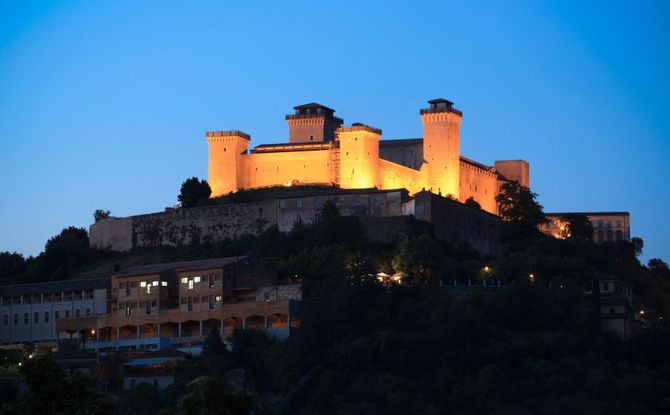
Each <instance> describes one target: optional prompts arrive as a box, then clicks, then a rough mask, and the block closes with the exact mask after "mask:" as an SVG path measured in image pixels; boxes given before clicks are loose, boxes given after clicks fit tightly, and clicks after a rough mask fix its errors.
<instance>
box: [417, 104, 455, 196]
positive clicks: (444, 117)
mask: <svg viewBox="0 0 670 415" xmlns="http://www.w3.org/2000/svg"><path fill="white" fill-rule="evenodd" d="M428 104H429V105H430V107H429V108H423V109H421V111H420V113H421V122H422V123H423V157H424V159H425V161H426V163H427V166H428V183H427V184H428V187H429V188H430V190H431V192H433V193H437V194H441V195H443V196H447V195H451V196H452V197H453V198H455V199H458V198H459V195H460V143H459V130H460V127H461V118H462V116H463V114H462V113H461V111H459V110H457V109H455V108H454V107H453V105H454V103H453V102H451V101H448V100H446V99H442V98H439V99H434V100H431V101H428Z"/></svg>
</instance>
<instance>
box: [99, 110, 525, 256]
mask: <svg viewBox="0 0 670 415" xmlns="http://www.w3.org/2000/svg"><path fill="white" fill-rule="evenodd" d="M420 115H421V120H422V122H423V138H413V139H403V140H381V130H379V129H376V128H373V127H370V126H367V125H363V124H359V123H354V124H352V125H351V126H342V124H343V120H342V119H340V118H338V117H336V116H335V115H334V110H332V109H330V108H328V107H325V106H323V105H320V104H316V103H312V104H306V105H299V106H297V107H295V113H294V114H290V115H287V116H286V120H287V122H288V126H289V142H288V143H284V144H265V145H258V146H256V147H254V148H253V149H251V150H249V148H248V147H249V141H250V137H249V135H247V134H245V133H243V132H241V131H217V132H208V133H207V134H206V136H207V142H208V143H209V177H208V181H209V184H210V187H211V188H212V197H217V196H223V195H226V194H229V193H231V192H235V191H237V190H240V189H254V188H263V187H271V186H286V190H287V192H286V193H285V194H283V195H281V196H277V197H275V198H273V199H269V200H264V201H258V202H250V203H239V204H222V205H221V204H220V205H214V206H204V207H197V208H189V209H168V210H166V211H165V212H158V213H151V214H145V215H137V216H130V217H124V218H107V219H103V220H101V221H99V222H97V223H95V224H93V225H91V229H90V244H91V246H92V247H95V248H108V249H113V250H118V251H126V250H130V249H133V248H136V247H158V246H183V245H193V244H198V243H203V242H205V243H206V242H216V241H221V240H223V239H227V238H235V237H237V236H240V235H243V234H252V235H258V234H260V233H261V232H263V231H264V230H265V229H268V228H269V227H271V226H277V227H278V229H279V230H280V231H282V232H288V231H290V230H291V229H292V228H293V226H294V225H295V224H296V223H306V224H309V223H315V222H318V221H319V220H320V218H319V215H320V209H321V206H322V205H323V203H324V202H325V201H326V200H334V201H336V203H337V205H338V207H339V208H340V210H341V212H342V214H343V215H352V216H357V217H358V218H359V219H360V221H361V223H362V225H363V227H364V229H365V232H366V236H367V237H368V238H370V239H374V240H382V241H390V240H395V239H397V238H402V237H405V236H413V235H419V234H421V233H423V232H432V233H433V234H434V235H435V236H436V237H437V238H439V239H441V240H443V241H445V242H448V243H450V244H453V245H455V246H456V245H459V244H461V243H467V244H469V245H470V246H471V247H473V248H474V249H476V250H477V251H478V252H479V253H481V254H482V255H492V256H496V255H498V254H499V250H500V243H499V241H500V233H501V220H500V218H499V217H498V216H497V213H498V212H497V204H496V201H495V197H496V195H497V194H498V192H499V189H500V186H501V184H502V183H503V182H505V181H509V180H515V181H518V182H519V183H521V184H522V185H524V186H529V181H530V179H529V166H528V163H527V162H526V161H523V160H504V161H496V162H495V164H494V166H487V165H484V164H481V163H477V162H475V161H472V160H470V159H467V158H465V157H462V156H461V155H460V152H459V149H460V145H459V140H460V137H459V129H460V125H461V118H462V113H461V111H459V110H457V109H456V108H454V106H453V103H452V102H450V101H447V100H445V99H435V100H432V101H429V108H425V109H422V110H421V111H420ZM302 185H311V186H302ZM313 185H322V186H321V187H319V186H313ZM469 198H472V199H474V200H475V201H476V202H478V203H479V204H480V206H481V209H477V208H474V207H471V206H467V205H466V204H464V202H465V201H466V200H467V199H469Z"/></svg>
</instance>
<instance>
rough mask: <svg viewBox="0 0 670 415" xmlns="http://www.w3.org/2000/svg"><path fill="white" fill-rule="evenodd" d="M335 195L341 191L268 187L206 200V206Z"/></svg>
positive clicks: (321, 186) (319, 186)
mask: <svg viewBox="0 0 670 415" xmlns="http://www.w3.org/2000/svg"><path fill="white" fill-rule="evenodd" d="M320 192H323V193H329V194H330V193H333V192H335V193H337V192H343V190H342V189H340V188H338V187H333V186H326V185H296V186H268V187H261V188H257V189H240V190H238V191H236V192H230V193H229V194H227V195H224V196H219V197H215V198H212V199H208V200H207V201H205V202H204V204H206V205H232V204H237V203H253V202H262V201H264V200H271V199H276V198H278V197H293V196H301V195H305V194H313V193H320Z"/></svg>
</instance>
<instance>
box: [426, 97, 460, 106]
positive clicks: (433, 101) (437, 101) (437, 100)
mask: <svg viewBox="0 0 670 415" xmlns="http://www.w3.org/2000/svg"><path fill="white" fill-rule="evenodd" d="M428 103H429V104H447V105H454V103H453V102H451V101H449V100H448V99H444V98H435V99H431V100H430V101H428Z"/></svg>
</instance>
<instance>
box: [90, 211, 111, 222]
mask: <svg viewBox="0 0 670 415" xmlns="http://www.w3.org/2000/svg"><path fill="white" fill-rule="evenodd" d="M110 215H111V212H110V211H109V210H103V209H96V210H95V212H93V219H95V222H96V223H98V222H99V221H101V220H102V219H107V218H108V217H109V216H110Z"/></svg>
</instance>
